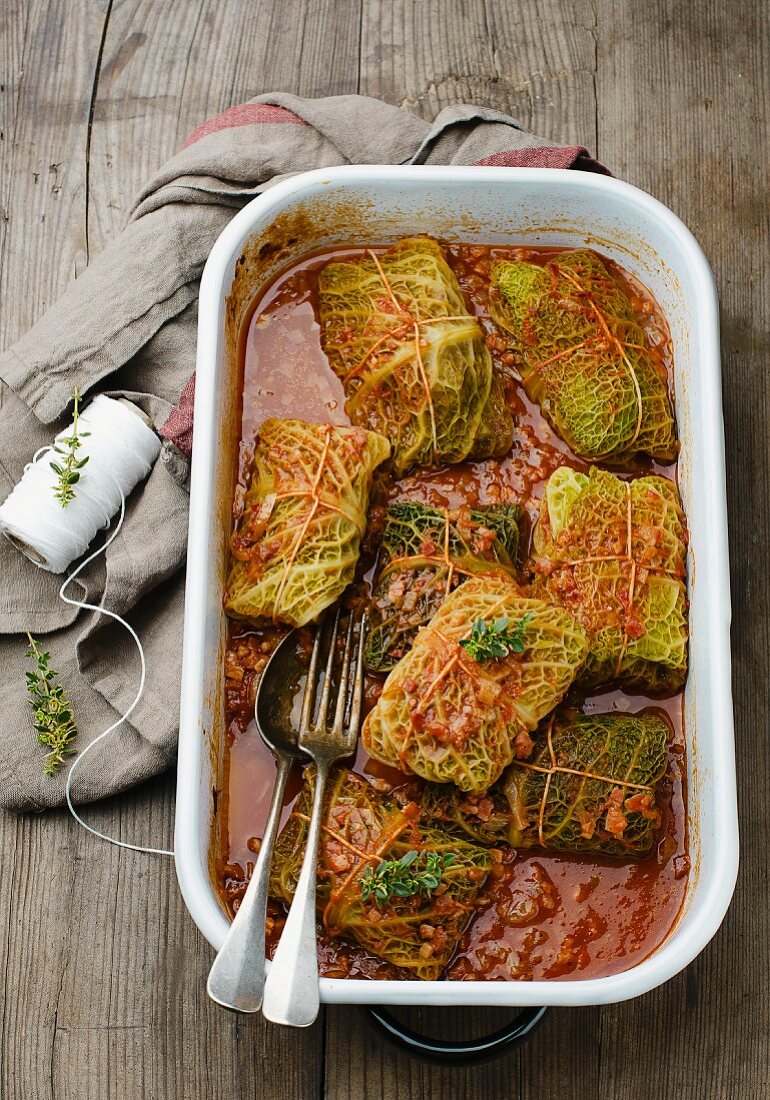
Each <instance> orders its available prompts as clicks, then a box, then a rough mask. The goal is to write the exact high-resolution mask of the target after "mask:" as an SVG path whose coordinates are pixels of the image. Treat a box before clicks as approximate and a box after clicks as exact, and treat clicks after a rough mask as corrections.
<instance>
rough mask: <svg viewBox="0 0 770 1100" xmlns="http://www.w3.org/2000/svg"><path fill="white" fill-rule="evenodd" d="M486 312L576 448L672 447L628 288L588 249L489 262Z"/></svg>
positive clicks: (614, 458) (669, 416) (596, 451)
mask: <svg viewBox="0 0 770 1100" xmlns="http://www.w3.org/2000/svg"><path fill="white" fill-rule="evenodd" d="M490 312H491V315H492V318H493V320H494V321H495V322H496V324H497V325H498V326H499V328H500V329H501V330H502V331H503V332H504V333H505V334H506V335H507V336H508V337H510V342H511V350H512V351H513V352H514V354H515V355H516V357H517V367H518V371H519V373H520V375H521V379H522V381H523V383H524V388H525V389H526V391H527V393H528V395H529V396H530V398H531V399H532V400H533V401H537V402H538V403H539V405H540V407H541V409H542V411H543V413H544V415H545V416H546V417H547V418H548V420H549V421H550V422H551V424H552V425H553V427H554V428H555V430H556V431H557V432H558V433H559V435H560V436H561V437H562V439H564V440H565V442H566V443H568V444H569V446H570V447H571V448H572V450H573V451H574V452H575V454H576V455H579V456H580V457H581V458H585V459H588V460H593V461H611V462H615V463H618V462H622V461H623V460H625V459H627V458H628V457H630V456H631V455H633V454H634V453H635V452H638V451H644V452H646V453H647V454H650V455H652V456H653V457H654V458H657V459H660V460H661V461H664V462H672V461H673V460H674V458H675V457H676V454H677V449H678V445H677V439H676V425H675V423H674V416H673V411H672V408H671V401H670V399H669V396H668V390H667V388H666V381H665V376H664V375H663V373H662V368H660V373H659V369H658V368H657V367H656V364H655V362H654V360H653V358H652V354H651V348H650V346H649V344H648V342H647V338H646V336H645V333H644V330H643V328H642V326H641V324H640V323H639V319H638V318H637V316H636V314H635V313H634V310H633V308H632V306H631V303H630V301H629V299H628V296H627V294H626V292H625V291H624V289H623V287H622V286H621V285H620V283H619V282H618V281H617V280H616V279H615V278H614V277H613V275H612V274H611V273H610V272H609V271H608V270H607V268H606V267H605V265H604V263H603V262H602V259H601V257H600V256H598V255H597V254H596V253H595V252H592V251H591V250H590V249H580V250H578V251H573V252H564V253H560V254H558V255H556V256H555V257H554V259H553V260H552V261H550V262H549V263H547V264H545V265H544V266H543V265H540V264H533V263H526V262H523V261H508V260H500V261H498V262H497V263H495V264H493V267H492V287H491V290H490Z"/></svg>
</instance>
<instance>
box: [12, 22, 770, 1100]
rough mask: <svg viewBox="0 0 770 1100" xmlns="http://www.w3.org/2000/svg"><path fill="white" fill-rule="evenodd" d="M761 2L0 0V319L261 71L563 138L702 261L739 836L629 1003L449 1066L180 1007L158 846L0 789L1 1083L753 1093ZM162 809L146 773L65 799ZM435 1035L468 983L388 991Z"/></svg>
mask: <svg viewBox="0 0 770 1100" xmlns="http://www.w3.org/2000/svg"><path fill="white" fill-rule="evenodd" d="M769 24H770V20H769V19H768V11H767V5H766V4H764V3H763V2H762V0H739V2H738V3H736V4H732V5H726V4H724V3H721V4H720V3H718V2H717V0H693V2H692V3H690V4H687V5H685V4H672V3H670V2H664V0H650V2H649V3H645V4H642V5H640V4H638V3H631V0H612V2H610V0H596V2H594V3H592V2H590V0H575V2H572V3H568V2H567V0H542V2H537V3H536V2H534V0H522V2H520V3H516V4H513V3H502V4H500V3H497V4H495V3H492V2H491V0H487V2H484V0H442V2H439V0H411V2H409V0H336V2H335V0H282V2H281V3H280V4H277V3H274V2H271V0H253V2H250V3H245V2H243V0H221V2H219V3H216V2H215V0H66V2H65V0H28V2H27V3H24V4H22V3H18V2H14V0H10V2H6V3H4V4H2V5H0V344H2V345H3V346H7V344H8V343H10V342H11V341H12V340H13V339H14V338H15V337H16V336H17V335H18V334H19V333H20V332H21V331H23V329H24V328H26V327H27V326H28V325H29V324H30V323H31V322H32V321H34V319H35V318H36V317H37V316H38V315H39V314H40V313H41V312H42V311H43V309H44V308H45V306H46V305H47V304H48V302H50V301H51V300H52V299H53V298H54V297H55V296H56V295H57V294H58V293H59V292H60V291H61V290H62V288H63V287H64V285H65V284H66V282H67V280H68V279H69V278H70V277H71V276H72V275H73V274H77V272H78V271H79V270H82V266H83V264H84V263H85V262H86V258H87V255H88V253H89V252H90V253H91V254H94V253H95V252H96V251H98V249H99V248H101V247H102V245H103V244H104V242H105V241H106V240H107V239H109V238H110V237H111V236H112V235H113V234H114V233H115V232H116V231H117V230H118V229H119V228H120V226H121V224H122V222H123V220H124V219H125V216H126V213H127V211H128V209H129V207H130V202H131V198H132V196H133V194H134V193H135V191H136V190H137V189H138V187H139V186H140V184H141V183H142V181H143V180H144V179H145V178H146V177H147V175H149V174H150V173H151V172H152V171H153V170H154V169H155V168H157V167H158V166H159V165H160V164H161V163H162V162H163V160H164V159H165V158H166V157H168V156H169V155H170V154H171V153H172V152H173V150H174V149H175V148H176V147H177V146H178V145H179V144H180V143H181V141H183V140H184V137H185V136H186V135H187V133H189V131H190V130H192V129H193V128H194V127H195V126H196V125H197V124H198V123H199V122H201V121H202V120H203V119H204V118H206V117H208V116H210V115H212V114H214V113H217V112H218V111H220V110H223V109H225V108H226V107H228V106H230V105H231V104H233V103H237V102H240V101H242V100H243V99H246V98H248V97H249V96H251V95H255V94H258V93H259V92H262V91H268V90H274V89H281V90H290V91H296V92H299V93H300V94H305V95H321V94H339V93H346V92H354V91H357V90H359V91H361V92H364V93H366V94H369V95H377V96H381V97H383V98H385V99H387V100H389V101H391V102H394V103H403V104H405V105H406V106H408V107H410V108H411V109H413V110H414V111H416V112H417V113H419V114H421V115H423V116H424V117H431V116H432V115H434V114H435V113H436V112H437V111H438V110H440V109H441V108H442V107H444V106H446V105H448V104H450V103H454V102H459V101H472V102H476V103H479V104H484V105H489V106H493V107H496V108H498V109H500V110H504V111H509V112H511V113H513V114H514V115H516V116H517V117H518V118H519V120H520V121H521V122H522V123H523V124H524V125H526V126H528V127H531V128H532V129H533V130H535V131H537V132H539V133H542V134H544V135H545V136H547V137H549V138H552V139H555V140H563V141H570V142H579V143H583V144H587V145H588V146H589V147H590V148H591V149H592V151H594V150H598V154H599V156H600V157H601V159H602V160H604V162H605V163H606V164H608V165H609V166H610V167H611V168H612V169H613V170H614V171H615V172H616V174H617V175H619V176H621V177H623V178H625V179H627V180H629V181H630V182H632V183H636V184H638V185H639V186H641V187H644V188H646V189H647V190H649V191H651V192H652V193H653V194H655V195H657V196H658V197H659V198H661V199H662V201H664V202H665V203H667V204H668V205H670V206H671V207H672V208H673V209H674V210H675V211H676V212H677V213H678V214H680V216H681V217H683V219H684V220H685V222H687V224H688V225H690V227H691V228H692V230H693V231H694V233H695V234H696V236H697V237H698V239H699V240H700V241H701V243H702V244H703V246H704V249H705V251H706V253H707V255H708V257H709V259H710V261H711V262H712V265H713V267H714V271H715V274H716V277H717V281H718V285H719V291H720V297H721V304H722V324H723V368H724V404H725V419H726V428H727V451H728V498H729V509H730V521H731V557H732V569H733V577H732V579H733V608H734V630H733V645H734V654H735V665H734V670H735V681H734V683H735V698H736V722H737V740H738V762H739V784H740V792H739V793H740V811H741V822H742V846H743V864H742V870H741V875H740V879H739V883H738V889H737V892H736V898H735V902H734V904H733V906H732V908H731V910H730V913H729V915H728V918H727V920H726V922H725V924H724V926H723V928H722V929H721V930H720V932H719V934H718V935H717V937H716V939H715V940H714V941H713V943H712V944H711V945H710V946H709V947H708V948H707V950H706V951H705V952H704V953H703V954H702V955H701V956H700V958H699V959H698V960H697V961H696V962H695V963H694V964H693V965H692V966H691V967H689V968H688V970H687V971H686V972H685V974H683V975H680V976H679V977H678V978H676V979H674V980H673V981H672V982H669V983H668V984H667V985H666V986H665V987H663V988H661V989H659V990H657V991H655V992H653V993H651V994H649V995H647V996H646V997H643V998H640V999H639V1000H637V1001H634V1002H631V1003H630V1004H624V1005H616V1006H607V1007H603V1008H589V1009H583V1010H576V1011H568V1010H560V1011H553V1012H551V1013H550V1014H549V1016H548V1017H547V1018H546V1021H545V1022H544V1024H543V1025H542V1027H541V1028H540V1030H539V1031H538V1032H537V1033H536V1034H535V1035H534V1036H533V1038H532V1039H531V1041H530V1042H529V1043H528V1044H527V1046H526V1047H525V1048H522V1049H520V1050H519V1051H517V1052H515V1053H514V1054H513V1055H511V1056H510V1057H509V1058H507V1059H506V1060H505V1061H504V1062H501V1063H495V1064H492V1065H489V1066H485V1067H480V1068H478V1069H475V1070H473V1071H465V1072H462V1071H459V1072H458V1071H449V1070H442V1069H437V1068H431V1067H428V1066H423V1065H420V1064H418V1063H416V1062H412V1061H410V1060H408V1059H407V1058H405V1057H403V1056H401V1055H399V1054H397V1053H396V1052H395V1051H394V1050H393V1049H392V1048H390V1047H388V1046H384V1045H382V1043H381V1042H380V1040H379V1039H378V1038H376V1037H375V1036H374V1035H373V1034H372V1033H371V1032H370V1030H369V1029H368V1027H367V1026H366V1025H365V1023H364V1021H363V1018H362V1016H361V1014H360V1012H359V1011H358V1010H356V1009H353V1008H347V1007H340V1008H333V1009H330V1010H328V1012H326V1013H325V1014H324V1017H323V1018H322V1020H321V1021H320V1022H319V1024H318V1025H317V1026H316V1027H315V1028H314V1029H311V1030H310V1031H309V1032H304V1033H300V1034H294V1033H292V1034H288V1033H286V1032H284V1031H282V1030H280V1029H273V1028H268V1027H267V1026H266V1025H264V1024H263V1023H262V1021H261V1020H243V1019H237V1018H235V1017H233V1016H230V1015H228V1014H226V1013H223V1012H221V1011H219V1010H215V1009H214V1008H213V1007H212V1006H211V1005H209V1003H208V1001H207V999H206V997H205V992H204V986H205V975H206V972H207V969H208V966H209V964H210V961H211V952H210V949H209V948H208V946H207V945H206V944H205V943H204V942H203V940H202V938H201V937H200V936H199V935H198V933H197V932H196V930H195V929H194V927H193V925H192V922H191V921H190V919H189V917H188V916H187V914H186V911H185V909H184V905H183V903H182V901H181V898H180V896H179V893H178V889H177V886H176V881H175V877H174V873H173V867H172V866H171V864H170V861H166V860H157V859H152V858H149V857H145V856H141V855H138V854H134V853H130V852H119V851H117V850H115V849H112V848H109V847H107V846H105V845H101V844H99V843H98V842H97V841H95V840H94V839H93V838H91V837H89V836H88V835H86V834H84V833H83V832H82V831H80V830H79V829H78V828H77V827H76V826H75V825H74V824H73V823H72V822H71V821H70V820H69V818H68V817H67V816H66V815H65V814H62V813H56V814H49V815H46V816H45V817H24V818H17V817H13V816H10V815H3V816H0V852H2V855H1V856H0V912H2V913H3V915H4V917H3V929H2V934H1V935H0V973H1V974H2V979H1V980H2V987H1V988H2V1003H0V1096H2V1097H3V1100H6V1098H7V1100H38V1098H40V1100H47V1098H51V1100H53V1098H57V1100H58V1098H68V1100H69V1098H72V1100H81V1098H82V1100H91V1098H94V1100H113V1098H119V1100H139V1098H144V1097H149V1098H152V1100H155V1098H159V1100H165V1098H168V1100H187V1098H191V1100H192V1098H195V1100H198V1098H199V1097H201V1098H206V1100H209V1098H214V1100H218V1098H220V1097H221V1098H228V1100H239V1098H241V1097H243V1098H244V1100H245V1098H247V1097H252V1096H263V1097H265V1098H269V1100H273V1098H276V1100H284V1098H285V1100H294V1098H297V1100H312V1098H315V1097H324V1096H325V1097H327V1098H328V1100H374V1098H382V1100H395V1098H398V1100H439V1098H442V1100H445V1098H446V1100H448V1098H454V1097H457V1098H463V1100H466V1098H475V1097H494V1098H495V1100H497V1098H501V1100H502V1098H524V1100H530V1098H531V1100H542V1098H543V1097H546V1098H550V1097H552V1096H561V1095H564V1096H569V1097H572V1098H574V1100H583V1098H589V1097H590V1098H593V1097H599V1096H600V1097H602V1100H642V1098H644V1100H646V1098H647V1097H648V1096H655V1097H659V1098H663V1100H669V1098H670V1100H680V1098H683V1100H701V1098H706V1100H717V1098H720V1100H721V1098H723V1097H728V1098H731V1100H732V1098H735V1100H754V1098H757V1100H759V1098H764V1097H766V1095H767V1091H768V1078H769V1077H770V1071H768V1063H769V1062H770V1038H769V1036H770V947H769V946H768V945H769V944H770V917H768V908H769V907H768V904H767V890H768V881H770V864H769V856H768V852H770V836H768V815H767V791H768V789H770V751H769V750H768V739H767V729H768V700H767V684H768V681H769V680H770V667H769V666H770V660H769V656H768V655H769V653H770V638H769V637H768V623H769V622H770V606H768V604H769V602H770V601H769V599H768V581H767V576H768V545H767V529H768V522H769V521H770V499H769V496H770V489H769V488H768V476H767V475H768V469H770V453H769V452H770V436H769V434H768V414H769V413H770V394H769V393H768V375H767V362H768V353H769V352H770V346H769V344H768V336H767V332H768V321H769V320H770V317H769V313H770V310H769V308H768V302H769V301H770V285H769V284H770V268H769V266H768V262H767V256H768V246H769V245H770V219H769V217H768V203H767V195H766V189H767V179H766V176H767V165H768V163H770V132H769V123H768V119H770V103H768V98H769V92H768V80H767V71H766V70H767V63H766V44H767V41H768V32H769V31H770V25H769ZM88 816H89V820H91V821H92V822H93V823H94V824H95V825H96V826H97V827H100V828H102V829H105V830H106V831H108V832H112V833H118V834H119V835H122V836H124V837H126V838H133V839H138V840H139V841H140V842H141V841H144V842H151V843H155V844H157V843H162V842H163V841H168V840H169V838H170V836H171V830H172V824H173V820H172V819H173V785H172V779H171V777H165V778H163V779H160V780H158V781H156V782H155V783H152V784H149V785H148V786H147V787H146V788H144V789H142V790H140V791H137V792H134V793H132V794H130V795H126V796H124V797H122V798H120V799H116V800H114V801H113V802H111V803H110V804H107V805H104V806H97V807H93V808H91V809H90V810H89V812H88ZM400 1015H401V1016H402V1018H403V1019H405V1020H409V1022H411V1023H412V1024H413V1025H417V1026H420V1027H424V1028H425V1030H426V1031H427V1032H432V1033H433V1034H443V1035H445V1036H453V1037H461V1036H464V1035H467V1034H470V1033H475V1034H481V1033H482V1032H484V1031H486V1030H491V1029H494V1028H495V1027H498V1026H500V1024H501V1023H502V1022H503V1021H504V1020H505V1019H506V1018H507V1015H506V1014H505V1013H501V1012H494V1011H492V1010H443V1009H441V1010H438V1009H435V1010H430V1011H428V1010H422V1011H417V1010H412V1011H407V1010H404V1011H403V1012H401V1013H400Z"/></svg>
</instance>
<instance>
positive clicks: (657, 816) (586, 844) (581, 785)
mask: <svg viewBox="0 0 770 1100" xmlns="http://www.w3.org/2000/svg"><path fill="white" fill-rule="evenodd" d="M544 725H545V728H544V729H542V730H541V731H540V733H539V734H538V737H537V741H536V747H535V751H534V753H533V755H532V756H531V757H530V758H529V759H528V760H514V762H513V763H512V764H511V766H510V767H509V768H508V770H507V771H506V772H505V774H504V776H503V778H502V779H501V780H500V781H499V782H498V783H497V784H495V786H494V787H493V788H492V789H491V790H490V791H488V792H484V793H483V794H477V795H466V794H462V793H461V792H459V791H457V790H456V789H455V788H451V787H439V786H437V785H435V784H428V785H427V786H426V788H425V790H424V791H423V793H422V796H421V809H422V813H423V816H424V817H426V818H428V819H431V820H434V821H436V823H437V824H438V825H440V827H441V828H443V829H446V830H447V831H448V832H450V833H452V834H456V835H458V836H467V837H470V838H472V839H473V840H474V841H475V842H476V843H480V844H490V845H496V844H502V843H507V844H510V845H512V846H513V847H514V848H532V847H539V848H545V849H546V850H549V851H568V852H601V853H602V854H604V855H609V856H618V857H628V856H632V857H641V856H645V855H647V854H648V853H649V851H650V850H651V848H652V846H653V844H654V843H655V838H656V835H657V830H658V828H659V826H660V824H661V819H662V804H661V789H660V788H661V780H662V779H663V777H664V775H665V773H666V769H667V765H668V743H669V736H670V732H671V731H670V726H669V724H668V722H667V721H666V719H665V718H664V717H663V716H662V715H661V714H659V713H652V712H647V713H642V714H636V715H623V714H593V715H577V716H573V717H562V718H555V719H549V720H547V722H546V723H545V724H544Z"/></svg>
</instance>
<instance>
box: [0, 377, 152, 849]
mask: <svg viewBox="0 0 770 1100" xmlns="http://www.w3.org/2000/svg"><path fill="white" fill-rule="evenodd" d="M74 431H75V425H74V423H73V424H70V425H69V427H68V428H66V429H65V430H64V431H62V432H60V433H59V434H58V435H57V436H56V439H55V440H54V443H57V442H60V441H61V440H63V439H66V438H67V437H69V436H72V435H73V433H74ZM77 435H78V439H79V441H80V445H79V447H78V451H77V457H78V459H79V460H80V459H84V458H88V464H87V465H86V466H85V468H84V469H83V472H82V474H81V477H80V479H79V481H78V482H77V485H76V488H75V495H74V497H73V498H72V499H71V500H70V501H69V502H68V504H67V506H66V508H64V507H62V504H61V502H60V501H59V500H58V499H57V497H56V496H55V493H54V490H55V488H56V485H57V480H58V478H57V474H56V472H55V471H54V470H53V469H52V468H51V461H52V456H55V452H54V450H53V444H52V445H51V446H48V447H42V448H41V449H40V450H39V451H37V452H36V454H35V455H34V456H33V458H32V461H31V462H30V463H28V465H27V466H26V467H25V468H24V474H23V476H22V479H21V481H20V482H19V483H18V485H16V486H15V487H14V488H13V490H12V491H11V493H10V495H9V496H8V497H7V499H6V500H5V502H4V503H3V504H2V505H1V506H0V533H2V534H3V535H5V537H6V538H7V539H8V540H9V541H10V542H11V543H13V545H14V546H15V547H16V548H17V549H18V550H20V551H21V552H22V554H24V555H25V557H27V558H29V560H30V561H31V562H33V563H34V564H35V565H36V566H37V567H38V568H39V569H45V570H47V571H48V572H50V573H64V572H65V571H66V570H67V568H68V567H69V566H70V564H71V563H72V562H73V561H75V559H76V558H79V557H80V556H81V555H82V554H83V553H85V551H86V550H87V549H88V547H89V546H90V544H91V542H92V540H93V539H94V537H95V536H96V534H97V532H98V531H99V530H105V529H106V528H107V527H109V524H110V522H111V520H112V519H113V518H114V517H115V516H116V515H117V516H118V522H117V524H116V526H115V529H114V530H113V531H112V533H111V534H110V536H109V537H108V538H107V539H106V540H105V542H104V543H103V545H102V546H100V547H99V548H98V549H97V550H95V551H94V552H93V554H90V555H89V556H88V557H87V558H85V559H84V560H83V561H82V562H81V563H80V565H78V566H77V567H76V568H75V569H73V571H72V572H71V573H70V574H69V575H68V576H67V577H66V578H65V580H64V582H63V583H62V586H61V588H60V589H59V598H60V599H61V600H63V601H64V603H66V604H70V605H71V606H72V607H77V608H81V609H82V610H84V611H95V612H96V613H97V614H98V615H106V616H107V617H108V618H110V619H113V620H114V621H115V622H117V623H120V625H121V626H122V627H124V628H125V629H126V630H127V631H128V633H129V634H130V635H131V637H132V638H133V640H134V643H135V644H136V649H137V653H138V654H139V663H140V669H141V671H140V676H139V685H138V688H137V692H136V695H135V696H134V700H133V702H132V703H131V705H130V706H129V707H128V709H127V710H126V711H125V712H124V713H123V714H121V715H120V717H119V718H118V719H117V720H116V721H115V722H113V723H112V725H110V726H108V727H107V729H106V730H104V731H103V732H102V733H100V734H99V735H98V737H95V738H94V740H93V741H91V743H90V744H88V745H86V747H85V748H84V749H83V750H82V752H78V754H77V756H76V757H75V759H74V760H73V762H72V764H71V765H70V768H69V771H68V773H67V785H66V799H67V807H68V808H69V811H70V813H71V814H72V816H73V817H74V818H75V820H76V821H77V822H78V824H79V825H81V826H82V827H83V828H84V829H86V830H87V831H88V832H89V833H93V835H94V836H97V837H99V838H100V839H101V840H107V841H109V843H110V844H115V845H117V847H119V848H129V849H131V850H132V851H134V852H147V853H149V854H150V855H163V856H172V857H173V855H174V853H173V852H172V851H169V850H168V849H166V848H145V847H142V846H141V845H138V844H129V843H127V842H126V841H123V840H117V839H116V838H115V837H111V836H108V835H107V834H106V833H102V832H100V831H99V830H98V829H94V828H93V827H92V826H91V825H88V824H87V823H86V822H85V821H84V820H83V819H82V817H81V816H80V815H79V814H78V812H77V810H76V809H75V807H74V805H73V803H72V781H73V778H74V775H75V771H76V769H77V767H78V765H79V764H80V763H81V762H82V761H83V760H84V758H85V757H86V756H87V754H88V753H89V752H90V751H91V749H93V748H94V746H96V745H98V744H99V743H100V742H101V741H103V740H104V739H105V738H106V737H108V736H109V735H110V734H111V733H113V732H114V731H115V730H116V729H118V727H119V726H121V725H122V724H123V723H124V722H125V721H126V720H127V719H128V718H129V716H130V715H131V713H132V712H133V710H134V709H135V708H136V707H137V706H138V704H139V700H140V699H141V698H142V695H143V693H144V684H145V678H146V671H147V667H146V661H145V655H144V648H143V646H142V643H141V640H140V638H139V635H138V634H137V633H136V631H135V630H134V628H133V627H132V626H131V624H130V623H128V622H126V620H125V619H124V618H122V617H121V616H120V615H118V614H117V613H116V612H114V611H110V610H109V609H108V608H106V607H101V606H97V605H96V604H91V603H86V602H85V601H83V600H78V599H75V598H73V597H72V596H69V595H67V588H68V587H69V585H70V584H71V583H72V582H73V581H74V580H75V579H76V578H77V577H78V576H79V574H80V573H82V571H83V570H84V569H85V568H86V567H87V566H88V565H90V563H91V562H92V561H94V560H95V559H96V558H98V557H99V555H100V554H104V553H106V551H107V548H108V547H109V546H110V544H111V543H112V542H113V541H114V540H115V539H116V538H117V536H118V535H119V534H120V531H121V528H122V527H123V521H124V519H125V514H126V497H128V496H129V495H130V493H131V491H132V490H133V489H134V487H135V486H136V485H138V483H139V482H140V481H142V480H143V479H144V478H145V477H147V475H148V474H149V472H150V470H151V469H152V467H153V464H154V463H155V460H156V459H157V457H158V454H159V453H160V440H159V438H158V436H157V435H156V434H155V432H154V431H153V429H152V427H151V426H150V421H149V419H148V418H146V417H145V415H144V413H143V412H142V411H141V409H138V408H137V407H136V405H133V404H131V402H130V401H127V400H125V399H123V398H120V399H114V398H112V397H106V396H105V395H104V394H99V395H98V396H97V397H95V398H94V400H93V401H92V402H91V404H90V405H89V406H88V407H87V408H86V409H84V411H83V412H82V413H81V414H80V415H79V416H78V423H77Z"/></svg>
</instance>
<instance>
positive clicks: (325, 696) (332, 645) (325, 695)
mask: <svg viewBox="0 0 770 1100" xmlns="http://www.w3.org/2000/svg"><path fill="white" fill-rule="evenodd" d="M339 625H340V609H339V608H337V614H336V615H335V616H334V626H333V627H332V632H331V637H330V638H329V653H328V656H327V658H326V672H325V673H324V686H323V691H322V692H321V702H320V703H319V704H318V714H317V716H316V720H315V722H314V723H313V724H314V726H315V727H316V729H323V728H324V727H325V725H326V717H327V714H328V712H329V699H330V698H331V693H332V672H333V671H334V657H335V653H334V651H335V649H336V648H337V631H338V629H339Z"/></svg>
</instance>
